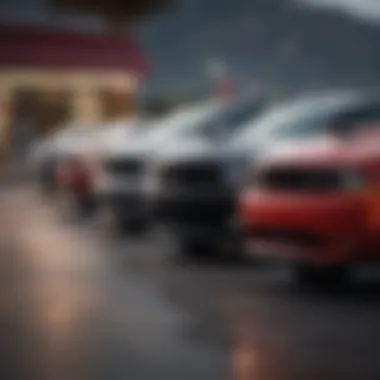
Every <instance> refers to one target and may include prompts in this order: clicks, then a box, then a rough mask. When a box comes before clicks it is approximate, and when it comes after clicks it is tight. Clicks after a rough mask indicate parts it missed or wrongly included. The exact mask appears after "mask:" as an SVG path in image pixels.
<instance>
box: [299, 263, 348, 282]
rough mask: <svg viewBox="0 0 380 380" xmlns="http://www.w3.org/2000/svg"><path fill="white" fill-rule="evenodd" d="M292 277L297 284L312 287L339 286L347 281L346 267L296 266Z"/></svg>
mask: <svg viewBox="0 0 380 380" xmlns="http://www.w3.org/2000/svg"><path fill="white" fill-rule="evenodd" d="M293 269H294V275H295V278H296V280H297V283H299V284H301V285H314V286H324V285H327V286H336V285H341V284H342V283H343V282H345V281H346V279H347V267H345V266H334V267H319V266H318V267H315V266H310V265H302V264H301V265H296V266H295V267H294V268H293Z"/></svg>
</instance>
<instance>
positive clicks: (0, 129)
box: [0, 81, 12, 159]
mask: <svg viewBox="0 0 380 380" xmlns="http://www.w3.org/2000/svg"><path fill="white" fill-rule="evenodd" d="M0 84H1V81H0ZM11 123H12V91H11V90H10V89H9V88H7V87H3V88H0V159H2V158H3V157H4V156H6V155H7V153H8V151H9V148H10V146H9V144H10V141H9V137H10V132H11V128H12V125H11Z"/></svg>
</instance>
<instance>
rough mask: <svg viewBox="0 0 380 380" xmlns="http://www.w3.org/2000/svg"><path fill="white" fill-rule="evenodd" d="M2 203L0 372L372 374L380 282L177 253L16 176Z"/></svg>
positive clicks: (59, 375) (379, 346)
mask: <svg viewBox="0 0 380 380" xmlns="http://www.w3.org/2000/svg"><path fill="white" fill-rule="evenodd" d="M1 207H2V225H3V228H2V237H1V242H2V250H1V263H2V265H1V270H2V272H3V273H4V274H6V275H4V276H2V277H1V281H2V282H3V284H2V285H3V286H2V303H1V311H0V318H1V321H2V323H1V325H0V326H1V334H2V335H1V336H2V339H1V342H2V343H1V357H2V360H1V363H0V377H1V378H4V379H6V378H8V379H11V378H14V379H16V378H17V379H23V378H25V379H31V378H36V379H39V378H44V379H72V380H76V379H78V380H79V379H80V380H85V379H126V378H129V379H157V378H160V379H161V378H162V379H164V378H165V379H179V378H181V379H199V380H201V379H241V380H245V379H263V380H266V379H308V380H310V379H326V378H334V379H358V378H366V379H378V378H379V374H380V363H379V360H378V352H379V350H380V339H379V338H380V326H379V322H378V321H379V315H380V300H379V297H378V295H379V287H378V286H377V285H376V281H369V280H367V281H364V280H361V281H359V280H357V281H354V282H353V283H352V284H351V285H350V287H349V288H345V289H335V290H332V289H329V290H327V289H326V290H323V289H315V290H312V289H306V288H300V287H297V286H296V285H295V284H294V283H292V282H291V278H290V275H289V272H288V270H287V269H286V268H282V267H268V266H264V265H256V266H255V265H253V264H251V265H249V264H243V263H233V262H220V261H219V262H218V261H216V260H214V261H210V260H209V261H206V260H204V261H197V262H196V261H192V262H190V261H185V260H181V259H180V258H179V257H177V256H176V255H175V252H173V250H172V248H170V245H169V244H168V241H167V239H164V238H163V237H160V236H159V234H152V235H151V236H148V237H146V238H145V239H132V238H129V239H127V238H125V237H120V236H117V235H116V234H115V233H114V232H113V231H112V229H110V228H105V227H104V223H105V221H104V220H102V219H101V218H95V219H91V220H86V219H84V218H81V217H78V216H77V215H73V214H71V213H69V212H68V211H67V209H66V208H63V207H61V205H60V202H58V201H56V200H48V199H42V198H41V196H40V195H38V193H36V191H35V190H33V189H29V188H26V189H25V187H24V188H23V189H19V188H15V187H10V188H9V189H7V190H4V191H3V196H2V205H1Z"/></svg>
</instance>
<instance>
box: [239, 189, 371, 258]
mask: <svg viewBox="0 0 380 380" xmlns="http://www.w3.org/2000/svg"><path fill="white" fill-rule="evenodd" d="M238 214H239V215H238V216H239V220H240V222H241V226H242V229H243V230H244V231H245V236H246V244H247V250H248V251H249V252H250V253H251V254H252V255H253V256H256V257H257V256H262V257H267V258H272V259H273V258H277V259H285V260H291V261H298V262H303V263H314V264H338V263H347V262H351V261H368V260H373V259H376V255H377V253H376V250H375V249H374V247H375V246H376V236H377V234H376V233H375V231H372V230H371V229H370V228H368V225H367V223H366V221H367V216H366V207H365V204H364V203H363V199H362V198H361V197H360V196H357V195H347V196H346V195H332V196H304V197H302V196H301V197H300V196H298V197H297V196H293V195H292V196H285V195H278V194H269V193H261V192H259V191H257V192H250V193H249V194H247V195H244V196H243V197H242V198H241V200H240V202H239V211H238Z"/></svg>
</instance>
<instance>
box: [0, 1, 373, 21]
mask: <svg viewBox="0 0 380 380" xmlns="http://www.w3.org/2000/svg"><path fill="white" fill-rule="evenodd" d="M181 1H182V2H186V1H188V2H191V0H179V2H181ZM205 1H207V0H205ZM231 1H232V2H233V1H234V0H231ZM294 1H295V2H298V3H303V4H307V5H312V6H316V7H322V8H328V9H332V10H336V11H340V12H344V13H346V14H348V15H351V16H353V17H357V18H360V19H364V20H367V21H371V22H380V0H294ZM46 3H47V1H46V0H3V1H1V2H0V17H4V16H5V17H6V18H8V19H13V20H14V21H24V20H30V21H33V22H37V23H45V22H47V23H49V19H51V12H49V9H48V7H46ZM55 17H56V15H55ZM76 21H77V22H76ZM82 21H83V19H82ZM68 22H69V23H70V24H71V25H73V24H76V26H77V27H80V26H81V25H82V26H83V22H80V20H76V17H75V16H74V17H69V16H67V15H65V16H63V17H62V18H61V20H58V23H62V24H65V23H68ZM85 24H86V27H90V28H91V25H94V24H97V22H96V21H95V20H93V19H92V20H89V21H88V22H86V23H85ZM97 26H98V25H97Z"/></svg>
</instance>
